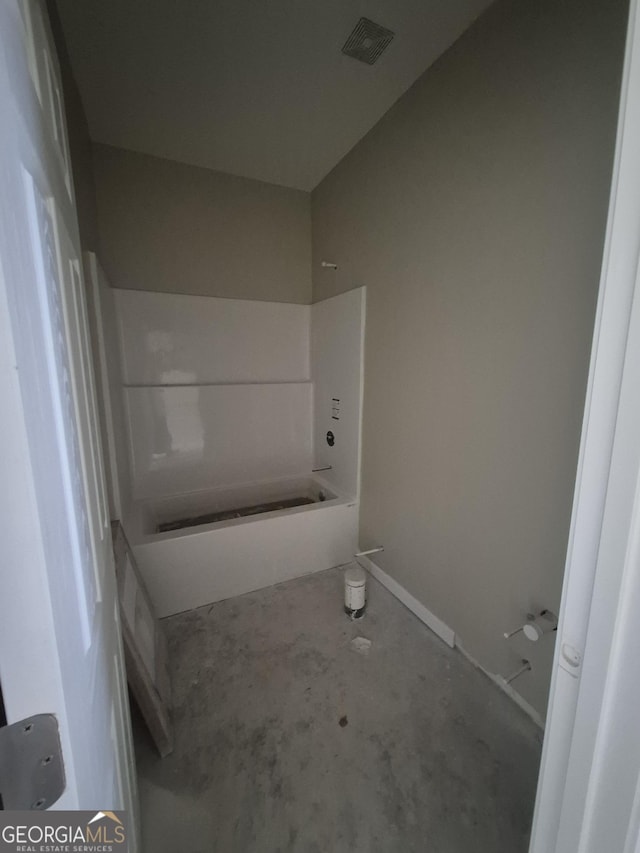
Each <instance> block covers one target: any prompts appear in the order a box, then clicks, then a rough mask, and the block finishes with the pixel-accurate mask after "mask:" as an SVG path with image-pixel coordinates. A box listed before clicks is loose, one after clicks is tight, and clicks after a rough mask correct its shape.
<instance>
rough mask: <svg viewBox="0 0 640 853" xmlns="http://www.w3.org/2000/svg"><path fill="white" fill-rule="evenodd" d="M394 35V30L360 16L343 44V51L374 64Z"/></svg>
mask: <svg viewBox="0 0 640 853" xmlns="http://www.w3.org/2000/svg"><path fill="white" fill-rule="evenodd" d="M394 35H395V33H394V32H392V31H391V30H388V29H387V28H386V27H381V26H380V24H376V23H375V22H374V21H370V20H369V18H360V20H359V21H358V23H357V24H356V25H355V27H354V30H353V32H352V33H351V35H350V36H349V38H348V39H347V40H346V42H345V43H344V45H343V46H342V52H343V53H345V54H346V55H347V56H351V57H353V59H358V60H359V61H360V62H366V63H367V65H373V63H374V62H377V61H378V59H380V56H381V55H382V53H383V52H384V51H385V50H386V48H387V47H388V46H389V45H390V44H391V41H392V39H393V37H394Z"/></svg>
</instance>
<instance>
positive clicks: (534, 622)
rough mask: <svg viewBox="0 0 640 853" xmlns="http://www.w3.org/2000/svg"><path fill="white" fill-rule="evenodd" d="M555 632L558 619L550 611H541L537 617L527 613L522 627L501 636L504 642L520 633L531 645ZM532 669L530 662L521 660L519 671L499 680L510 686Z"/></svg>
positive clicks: (524, 659)
mask: <svg viewBox="0 0 640 853" xmlns="http://www.w3.org/2000/svg"><path fill="white" fill-rule="evenodd" d="M557 630H558V617H557V616H556V615H555V613H552V612H551V611H550V610H541V611H540V613H538V615H537V616H536V614H535V613H527V621H526V622H525V624H524V625H521V626H520V627H519V628H515V629H514V630H513V631H505V633H504V634H503V635H502V636H503V637H504V638H505V640H509V639H510V638H511V637H515V635H516V634H519V633H520V632H521V631H522V633H523V634H524V635H525V637H526V638H527V640H531V642H532V643H537V642H538V640H539V639H540V638H541V637H543V636H544V635H545V634H551V633H552V632H553V631H557ZM532 669H533V667H532V666H531V661H529V660H527V659H526V658H522V661H521V666H520V668H519V669H517V670H516V671H515V672H513V673H511V675H508V676H501V678H502V680H503V682H504V683H505V684H511V682H512V681H515V680H516V678H520V676H521V675H524V674H525V672H531V670H532Z"/></svg>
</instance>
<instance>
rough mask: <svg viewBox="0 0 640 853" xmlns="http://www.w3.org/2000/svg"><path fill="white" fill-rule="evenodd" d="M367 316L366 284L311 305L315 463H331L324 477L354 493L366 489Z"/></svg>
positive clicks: (351, 494) (348, 492)
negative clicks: (363, 474)
mask: <svg viewBox="0 0 640 853" xmlns="http://www.w3.org/2000/svg"><path fill="white" fill-rule="evenodd" d="M364 321H365V288H364V287H359V288H356V289H355V290H350V291H348V292H347V293H341V294H340V295H339V296H334V297H331V298H330V299H324V300H323V301H322V302H317V303H316V304H315V305H312V307H311V364H312V378H313V384H314V416H313V441H314V468H323V467H324V466H327V465H330V466H331V470H329V471H323V472H322V475H323V477H325V479H326V480H327V482H329V483H330V484H331V485H332V486H335V488H336V489H338V491H340V492H342V493H343V494H346V495H350V496H352V497H357V496H358V494H359V491H360V431H361V430H360V426H361V418H362V381H363V377H362V372H363V359H364ZM329 431H331V432H332V433H333V435H334V437H335V443H334V445H333V446H330V445H329V444H328V443H327V438H326V436H327V432H329Z"/></svg>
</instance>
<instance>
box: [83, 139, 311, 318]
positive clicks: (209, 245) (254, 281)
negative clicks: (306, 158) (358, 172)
mask: <svg viewBox="0 0 640 853" xmlns="http://www.w3.org/2000/svg"><path fill="white" fill-rule="evenodd" d="M94 169H95V176H96V188H97V198H98V223H99V228H100V240H101V244H102V254H101V259H102V264H103V266H104V268H105V271H106V273H107V276H108V278H109V280H110V281H111V284H112V286H113V287H121V288H126V289H132V290H158V291H163V292H169V293H192V294H198V295H202V296H226V297H232V298H235V299H264V300H269V301H273V302H302V303H308V302H310V301H311V234H310V231H311V220H310V196H309V194H308V193H305V192H301V191H299V190H292V189H287V188H285V187H277V186H274V185H273V184H265V183H262V182H261V181H253V180H249V179H247V178H238V177H235V176H233V175H225V174H223V173H221V172H213V171H211V170H209V169H200V168H198V167H195V166H187V165H184V164H182V163H175V162H173V161H171V160H162V159H159V158H157V157H149V156H147V155H143V154H134V153H132V152H130V151H123V150H122V149H119V148H111V147H109V146H105V145H94Z"/></svg>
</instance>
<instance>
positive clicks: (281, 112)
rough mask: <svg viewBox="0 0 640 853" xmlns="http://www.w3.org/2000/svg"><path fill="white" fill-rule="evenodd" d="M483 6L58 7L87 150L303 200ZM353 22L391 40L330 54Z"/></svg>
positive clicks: (454, 2) (74, 2) (299, 0)
mask: <svg viewBox="0 0 640 853" xmlns="http://www.w3.org/2000/svg"><path fill="white" fill-rule="evenodd" d="M489 3H490V0H182V2H176V0H58V6H59V9H60V16H61V18H62V24H63V29H64V33H65V37H66V40H67V46H68V49H69V54H70V56H71V63H72V66H73V70H74V74H75V77H76V80H77V83H78V86H79V88H80V93H81V96H82V100H83V103H84V107H85V111H86V114H87V119H88V122H89V129H90V132H91V136H92V138H93V140H94V141H96V142H103V143H105V144H108V145H115V146H118V147H120V148H128V149H130V150H132V151H140V152H144V153H146V154H153V155H156V156H158V157H166V158H169V159H171V160H178V161H181V162H184V163H191V164H193V165H197V166H205V167H208V168H211V169H218V170H220V171H223V172H230V173H232V174H236V175H243V176H245V177H249V178H257V179H259V180H262V181H269V182H271V183H276V184H283V185H285V186H289V187H297V188H298V189H302V190H311V189H313V187H315V186H316V184H318V182H319V181H320V180H321V179H322V178H323V177H324V176H325V175H326V174H327V173H328V172H329V171H330V170H331V169H332V168H333V167H334V166H335V165H336V163H338V162H339V160H340V159H341V158H342V157H344V155H345V154H346V153H347V152H348V151H349V150H350V149H351V148H352V147H353V146H354V145H355V144H356V142H358V140H359V139H361V138H362V137H363V136H364V134H365V133H367V131H368V130H370V128H371V127H373V125H374V124H375V123H376V122H377V121H378V119H380V117H381V116H382V115H383V114H384V113H385V112H386V111H387V110H388V109H389V107H390V106H391V105H392V104H393V103H394V102H395V101H396V100H397V99H398V98H399V97H400V95H401V94H402V93H403V92H404V91H406V89H408V88H409V86H410V85H411V84H412V83H413V82H414V81H415V80H416V79H417V78H418V77H419V76H420V74H422V72H423V71H424V70H425V69H426V68H428V67H429V65H431V64H432V63H433V62H434V60H435V59H436V58H437V57H438V56H439V55H440V54H441V53H443V52H444V51H445V50H446V49H447V48H448V47H449V45H451V44H452V43H453V42H454V41H455V39H456V38H457V37H458V36H459V35H460V34H461V33H462V32H463V31H464V30H465V29H466V28H467V27H468V26H469V25H470V23H471V22H472V21H473V20H474V19H475V18H476V17H477V16H478V15H479V14H480V13H481V12H482V10H483V9H484V8H486V7H487V6H488V5H489ZM360 16H365V17H368V18H371V19H372V20H374V21H376V22H377V23H379V24H382V25H383V26H385V27H388V28H389V29H391V30H394V31H395V33H396V36H395V38H394V40H393V41H392V43H391V45H390V47H389V48H387V51H386V52H385V53H384V54H383V55H382V57H381V58H380V59H379V60H378V62H377V63H376V65H373V66H369V65H365V64H363V63H361V62H357V61H356V60H354V59H350V58H349V57H346V56H344V55H343V54H342V53H341V47H342V45H343V43H344V41H345V39H346V38H347V36H348V34H349V33H350V32H351V30H352V29H353V27H354V26H355V24H356V22H357V21H358V19H359V18H360Z"/></svg>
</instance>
